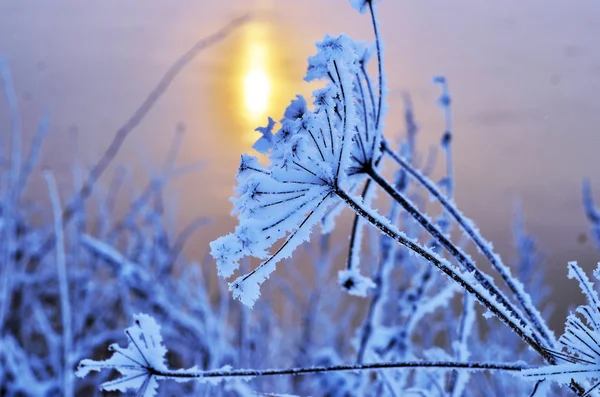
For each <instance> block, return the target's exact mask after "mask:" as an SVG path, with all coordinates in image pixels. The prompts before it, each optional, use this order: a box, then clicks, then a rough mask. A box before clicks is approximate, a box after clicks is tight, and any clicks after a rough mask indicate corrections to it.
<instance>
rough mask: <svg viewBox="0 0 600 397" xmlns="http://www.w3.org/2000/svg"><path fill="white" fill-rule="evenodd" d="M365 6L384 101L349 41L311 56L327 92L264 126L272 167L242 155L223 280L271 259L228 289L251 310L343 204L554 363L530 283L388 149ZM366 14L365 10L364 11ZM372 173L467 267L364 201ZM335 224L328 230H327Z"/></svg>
mask: <svg viewBox="0 0 600 397" xmlns="http://www.w3.org/2000/svg"><path fill="white" fill-rule="evenodd" d="M365 4H367V5H368V6H369V9H370V10H371V14H372V16H373V22H374V24H373V25H374V27H375V32H376V43H377V49H378V51H377V52H378V62H379V65H380V67H379V69H378V70H379V72H380V76H379V81H380V85H379V98H380V100H379V101H376V100H375V99H374V98H373V97H371V100H370V105H371V106H370V107H369V106H368V105H367V103H368V102H369V100H368V96H367V95H366V94H365V90H363V89H362V87H363V85H364V86H366V87H370V78H369V77H368V75H367V74H366V73H361V71H364V69H363V66H364V63H363V62H362V61H361V60H362V59H363V58H361V54H363V53H365V51H363V50H362V49H361V45H359V44H358V43H355V42H353V41H352V40H351V39H349V38H348V37H346V36H345V35H341V36H339V37H331V36H326V37H325V40H324V41H323V42H320V43H318V44H317V55H315V56H314V57H311V58H310V59H309V67H308V72H307V79H313V78H321V79H324V80H325V81H326V87H325V88H322V89H319V90H317V91H315V92H314V94H313V97H314V109H309V108H308V107H307V105H306V101H305V100H304V99H302V98H298V99H296V100H294V101H292V103H291V105H290V106H289V107H288V109H287V110H286V112H285V114H284V118H283V119H282V121H281V128H280V129H279V130H278V131H277V133H275V134H273V133H272V130H273V127H274V123H273V121H272V120H270V121H269V125H268V126H267V127H266V128H265V129H260V131H261V132H262V133H263V137H262V138H261V141H259V144H258V145H257V147H258V148H259V149H261V150H262V151H263V152H265V153H266V154H267V155H268V157H269V160H270V164H269V165H268V166H267V167H265V168H263V167H262V166H261V165H260V164H259V162H258V159H257V158H254V157H250V156H246V155H244V156H242V161H241V165H240V168H239V172H238V182H239V186H238V188H237V194H238V195H237V197H236V198H234V199H233V201H234V208H235V210H234V212H235V213H237V214H238V219H239V221H240V224H239V226H238V227H237V228H236V231H235V232H234V233H232V234H229V235H227V236H224V237H222V238H220V239H218V240H216V241H215V242H213V243H212V244H211V249H212V255H213V256H214V257H215V259H216V260H217V266H218V269H219V273H220V274H221V275H223V276H224V277H229V276H231V275H232V274H233V272H234V271H235V270H237V268H238V262H239V260H240V259H241V258H243V257H246V256H254V257H257V258H260V259H263V260H264V262H262V263H261V264H260V265H259V266H258V267H257V268H255V269H254V270H252V271H251V272H249V273H247V274H244V275H242V276H240V277H238V278H237V279H236V280H235V281H233V282H232V283H231V284H230V289H231V290H232V291H233V293H234V297H236V298H238V299H240V300H241V301H242V302H243V303H245V304H246V305H249V306H252V305H253V304H254V302H255V301H256V299H257V298H258V296H259V287H260V285H261V284H262V283H263V282H264V280H265V279H266V278H267V277H268V276H269V275H270V274H271V273H272V272H273V271H274V269H275V263H276V262H277V261H279V260H280V259H282V258H285V257H288V256H290V255H291V253H292V251H293V250H294V249H295V248H296V247H297V246H298V245H299V244H300V243H301V242H302V241H305V240H306V239H307V238H308V236H309V233H310V231H311V229H312V227H313V226H314V225H316V224H317V223H318V222H319V220H320V219H321V218H322V217H323V216H324V215H325V214H326V211H327V209H328V208H329V207H332V206H334V205H338V208H336V212H337V211H339V209H340V208H341V206H339V204H340V203H343V204H345V205H346V206H347V207H349V208H351V209H352V210H353V211H354V212H355V213H356V215H357V216H359V217H361V218H363V219H364V220H365V221H367V222H368V223H370V224H371V225H373V226H374V227H376V228H377V229H379V230H380V231H381V232H382V233H384V234H386V235H388V236H389V237H391V238H392V239H393V240H395V241H396V242H398V243H400V244H401V245H403V246H405V247H407V248H408V249H409V250H410V251H412V252H414V253H416V254H417V255H419V256H421V257H422V258H424V259H425V260H426V261H428V262H430V263H431V264H433V265H434V266H436V267H437V268H438V269H439V270H441V271H442V272H443V273H445V274H446V275H447V276H449V277H450V278H451V279H452V280H454V281H455V282H456V283H458V284H459V285H460V286H461V287H462V288H463V289H465V290H466V291H467V292H468V293H470V294H472V295H473V296H474V297H475V298H476V299H477V300H478V301H479V302H480V303H481V304H483V305H484V306H485V307H486V308H487V309H488V310H489V311H490V313H492V314H494V315H496V316H497V317H498V318H500V319H501V321H503V322H504V323H505V324H506V325H508V326H509V327H510V328H511V329H513V330H514V331H515V332H516V333H517V334H518V335H519V336H520V337H521V339H523V340H524V341H526V342H527V343H528V344H529V345H530V346H532V347H533V348H534V349H535V350H537V351H538V352H539V353H540V354H541V355H542V356H544V357H546V358H547V359H549V360H552V358H551V357H550V356H548V355H547V354H546V353H545V350H544V348H547V347H551V346H552V343H553V336H552V334H551V332H550V331H549V330H548V329H547V327H546V326H545V323H544V322H543V319H541V316H540V315H539V313H538V312H537V311H536V310H535V309H534V308H533V307H532V305H531V302H530V298H529V297H528V295H527V294H526V293H525V292H524V291H523V288H522V285H521V284H520V283H519V282H518V281H517V280H515V279H514V278H513V277H512V276H511V275H510V272H509V271H508V269H507V268H506V267H505V266H504V265H503V264H502V262H501V261H500V260H499V258H498V256H497V255H496V254H494V253H493V251H492V250H491V245H490V244H489V243H486V242H485V240H483V239H482V238H481V236H480V235H479V233H478V232H477V231H476V229H475V228H474V227H473V226H472V224H471V223H470V222H469V221H468V220H466V218H464V217H463V216H462V215H461V214H460V213H459V212H458V210H456V209H455V207H454V206H453V205H452V204H451V202H450V200H449V199H444V198H443V197H442V195H441V193H439V190H438V189H437V188H436V187H435V184H433V183H432V182H430V181H429V180H428V178H425V177H424V176H423V175H420V174H419V173H418V171H416V170H415V169H414V168H412V167H410V165H409V164H406V163H403V162H402V159H401V158H400V156H395V155H394V154H393V151H391V149H389V145H387V144H386V143H385V140H384V138H383V137H382V134H381V116H382V105H381V103H382V102H381V98H382V97H383V93H384V90H385V88H384V86H383V84H384V83H383V82H384V78H383V76H382V69H383V67H382V66H381V65H382V59H381V46H380V43H379V35H378V34H377V23H376V18H375V11H374V8H373V4H372V2H370V1H367V2H365ZM359 8H360V9H361V10H362V6H361V7H359ZM436 82H439V83H441V84H442V87H443V89H444V90H443V95H442V100H441V103H442V105H443V106H445V107H448V106H449V105H450V97H449V95H448V94H447V89H446V86H445V80H443V79H441V78H438V79H437V80H436ZM366 91H368V90H366ZM376 103H377V104H378V105H376ZM448 128H449V127H448ZM450 136H451V132H450V131H446V133H445V135H444V142H445V144H446V145H447V144H449V141H450ZM380 143H381V144H380ZM381 147H383V148H386V147H387V148H388V150H387V153H388V154H390V155H391V156H392V158H394V159H395V160H396V161H398V162H399V163H400V164H401V165H403V166H404V168H405V170H409V171H412V173H413V176H414V177H415V178H417V179H418V180H419V181H420V182H421V183H422V184H423V185H425V187H426V188H428V190H429V191H430V192H432V194H433V195H434V196H435V197H436V198H438V199H439V200H440V202H441V203H442V204H443V206H444V207H445V209H446V210H447V211H448V213H449V214H450V215H452V216H453V217H454V218H455V219H456V220H457V222H458V224H459V225H460V226H461V227H462V228H463V229H464V230H465V233H466V234H467V235H468V236H469V237H470V238H471V239H472V240H473V241H475V243H476V244H477V246H478V248H480V249H481V250H482V251H483V252H484V253H485V254H486V255H487V257H488V259H490V262H491V263H492V265H493V266H494V268H495V269H496V270H498V271H499V272H500V275H501V276H502V277H503V279H504V281H505V282H506V283H507V284H508V286H509V287H510V289H511V290H512V292H513V294H514V296H515V297H516V298H517V300H518V301H519V302H520V303H521V305H522V307H523V308H524V309H525V313H522V311H521V309H520V308H518V307H517V306H515V305H514V304H513V303H511V301H510V299H509V298H508V297H507V296H506V295H505V293H504V292H503V291H502V290H500V289H499V288H498V287H497V286H495V284H494V283H493V282H492V281H491V279H490V277H489V276H487V275H485V274H484V273H483V272H482V271H481V270H479V268H478V267H477V266H476V265H475V263H474V261H473V260H472V259H471V258H470V257H469V256H468V255H467V254H466V253H464V252H463V250H462V249H461V248H460V247H458V246H457V245H456V244H454V243H453V242H452V241H451V240H450V239H449V237H448V236H447V235H446V234H445V233H444V231H443V230H442V229H441V227H440V226H439V225H436V223H435V222H433V221H431V220H430V219H429V218H428V217H427V216H426V215H424V214H423V212H422V211H421V210H419V209H418V208H417V207H416V205H414V203H412V202H411V201H410V200H409V199H408V198H407V197H406V196H405V195H404V194H403V193H402V192H401V191H399V190H397V189H396V188H395V187H394V186H393V185H391V184H390V183H388V182H387V181H386V179H385V178H384V177H383V176H382V175H381V174H380V173H379V172H378V171H377V164H378V162H379V157H380V156H381V151H380V149H381ZM366 177H369V178H370V179H371V180H372V181H374V182H375V183H376V184H377V185H379V186H380V187H381V188H382V189H383V190H384V191H385V192H386V193H387V194H388V196H389V197H390V198H391V199H393V200H394V201H395V202H397V203H398V204H399V205H400V206H401V207H402V208H403V209H404V210H406V211H407V212H408V213H409V214H410V215H411V216H412V217H413V218H414V219H415V220H416V221H417V223H419V224H420V225H421V226H422V227H423V228H424V229H425V230H426V231H427V232H428V233H429V234H430V235H431V236H432V237H433V238H434V240H435V241H436V244H439V245H440V246H441V247H443V248H444V249H445V250H446V251H447V252H448V253H449V254H450V255H451V256H452V257H454V259H455V260H456V262H457V263H458V265H459V266H458V267H457V266H455V265H454V264H452V263H450V262H449V261H448V260H446V259H444V258H443V257H442V256H440V255H439V254H438V253H437V252H435V251H434V250H432V249H430V248H428V247H425V246H422V245H421V244H419V243H418V242H416V241H415V240H414V239H411V238H409V237H407V235H406V234H405V233H404V232H401V231H400V230H398V229H397V227H396V226H395V225H394V224H393V223H392V222H390V220H389V219H387V218H386V217H382V216H380V215H379V214H377V213H376V211H375V210H374V209H372V208H370V206H369V205H368V203H366V202H365V201H364V199H359V198H356V197H355V196H354V191H355V190H356V187H357V186H358V185H359V184H360V183H362V182H363V181H364V180H365V178H366ZM332 218H333V217H332V216H329V217H328V218H327V221H328V222H332ZM330 228H331V226H330V225H327V227H326V231H327V230H329V229H330ZM281 239H284V242H283V243H282V244H281V245H280V246H279V247H278V248H277V249H276V250H275V252H274V253H272V252H270V251H269V249H270V248H271V247H272V246H273V244H275V243H276V242H277V241H279V240H281ZM340 278H341V282H342V285H344V286H345V287H346V288H347V289H349V290H354V292H355V293H356V294H364V293H366V290H367V288H368V287H371V286H372V282H371V281H370V280H368V279H365V278H364V276H361V275H360V274H358V273H356V269H354V268H353V267H349V269H348V270H347V271H345V272H343V273H342V274H341V277H340Z"/></svg>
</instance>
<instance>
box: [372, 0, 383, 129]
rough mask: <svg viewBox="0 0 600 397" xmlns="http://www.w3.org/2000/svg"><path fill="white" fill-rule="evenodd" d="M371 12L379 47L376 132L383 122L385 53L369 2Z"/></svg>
mask: <svg viewBox="0 0 600 397" xmlns="http://www.w3.org/2000/svg"><path fill="white" fill-rule="evenodd" d="M368 3H369V10H370V11H371V20H372V21H373V32H374V33H375V45H376V46H377V66H378V68H379V69H378V73H379V76H378V77H379V99H378V104H377V118H376V121H375V131H378V130H379V125H380V122H381V107H382V103H383V53H382V51H381V39H380V37H379V28H378V25H377V18H376V17H375V8H374V7H373V2H372V1H369V2H368Z"/></svg>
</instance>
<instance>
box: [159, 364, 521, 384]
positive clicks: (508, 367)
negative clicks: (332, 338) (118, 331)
mask: <svg viewBox="0 0 600 397" xmlns="http://www.w3.org/2000/svg"><path fill="white" fill-rule="evenodd" d="M393 368H436V369H439V368H444V369H454V370H456V369H458V370H461V369H462V370H467V371H509V372H520V371H522V370H524V369H528V368H529V367H528V366H525V365H520V364H504V363H485V362H483V363H477V362H473V363H471V362H450V361H430V362H428V361H403V362H386V363H370V364H348V365H332V366H315V367H303V368H284V369H265V370H259V369H238V370H231V371H225V370H213V371H198V370H183V371H170V370H167V371H159V370H155V369H154V368H149V369H148V371H149V374H150V375H154V376H158V377H164V378H171V379H190V380H191V379H199V378H244V377H255V376H261V377H262V376H275V375H306V374H317V373H327V372H350V371H352V372H354V371H370V370H375V369H393Z"/></svg>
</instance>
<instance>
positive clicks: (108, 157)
mask: <svg viewBox="0 0 600 397" xmlns="http://www.w3.org/2000/svg"><path fill="white" fill-rule="evenodd" d="M248 20H249V16H248V15H245V16H242V17H240V18H236V19H234V20H233V21H231V22H230V23H228V24H227V25H226V26H225V27H224V28H222V29H220V30H219V31H217V32H216V33H214V34H212V35H210V36H208V37H206V38H204V39H202V40H200V41H199V42H197V43H196V44H194V46H192V48H190V49H189V50H188V51H187V52H186V53H185V54H183V55H182V56H181V57H180V58H179V59H178V60H177V61H176V62H175V63H174V64H173V65H172V66H171V67H170V68H169V69H168V70H167V72H166V73H165V74H164V75H163V77H162V78H161V79H160V81H159V82H158V84H157V85H156V86H155V87H154V88H153V89H152V91H151V92H150V94H148V96H147V97H146V99H145V100H144V101H143V102H142V104H141V105H140V106H139V107H138V109H137V110H136V111H135V112H134V114H133V115H132V116H131V118H129V120H127V121H126V122H125V124H123V125H122V126H121V127H120V128H119V129H118V130H117V131H116V133H115V136H114V138H113V140H112V142H111V143H110V145H109V146H108V148H107V149H106V151H105V152H104V154H103V155H102V157H101V158H100V160H99V161H98V163H96V165H95V166H94V167H93V168H92V170H91V171H90V173H89V174H88V176H87V178H86V180H85V182H84V184H83V186H82V188H81V190H80V191H79V192H78V193H77V194H75V196H74V197H73V198H72V199H71V201H70V202H69V204H67V206H66V207H65V208H64V211H63V222H64V223H65V224H67V223H68V222H69V221H70V219H71V218H72V217H73V215H74V213H75V212H76V211H77V209H78V208H79V206H80V203H81V202H82V201H84V200H86V199H87V198H88V197H89V195H90V194H91V193H92V189H93V187H94V185H95V184H96V182H97V181H98V179H100V177H101V176H102V175H103V174H104V171H106V169H107V168H108V166H109V165H110V163H111V162H112V160H113V159H114V158H115V157H116V155H117V153H118V152H119V151H120V149H121V146H122V145H123V143H124V142H125V139H126V138H127V137H128V136H129V134H130V133H131V132H132V131H133V130H134V129H135V128H136V127H137V126H138V125H139V124H140V123H141V122H142V120H143V119H144V118H145V117H146V115H147V114H148V112H150V110H151V109H152V108H153V107H154V105H155V104H156V102H158V100H159V99H160V98H161V97H162V95H163V94H164V93H165V91H166V90H167V88H169V86H170V85H171V83H172V82H173V80H175V78H176V77H177V76H178V75H179V73H181V71H182V70H183V69H184V67H185V66H187V65H188V64H189V63H190V62H191V61H192V60H193V59H194V58H195V57H196V56H197V55H198V54H199V53H200V52H202V51H203V50H205V49H206V48H208V47H210V46H212V45H214V44H217V43H219V42H221V41H222V40H223V39H225V38H226V37H227V36H228V35H229V34H230V33H231V32H233V31H234V30H235V29H237V28H239V27H240V26H242V25H243V24H244V23H245V22H247V21H248ZM53 240H54V237H53V236H49V237H48V238H47V239H46V241H45V242H44V243H43V245H42V247H41V248H40V249H39V251H38V252H37V255H35V256H36V257H37V258H36V259H39V257H41V256H43V255H45V254H46V252H47V251H48V250H49V249H50V248H51V247H52V244H53Z"/></svg>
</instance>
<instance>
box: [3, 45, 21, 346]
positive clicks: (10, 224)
mask: <svg viewBox="0 0 600 397" xmlns="http://www.w3.org/2000/svg"><path fill="white" fill-rule="evenodd" d="M0 83H1V84H2V86H3V87H4V89H3V91H4V95H5V97H6V101H7V102H8V108H9V113H10V146H9V150H10V153H9V154H8V156H9V158H10V164H9V172H8V180H7V185H6V200H4V203H2V207H1V209H2V217H3V218H4V225H3V227H2V228H0V231H3V233H2V235H0V238H2V239H3V240H4V241H3V244H2V246H3V248H4V249H3V252H2V254H3V255H2V261H3V262H4V263H2V274H1V278H0V335H2V332H3V329H4V321H5V319H6V316H7V313H8V310H9V308H10V306H11V302H12V291H13V283H14V277H13V276H14V275H13V271H14V269H15V267H16V259H15V252H16V247H17V241H16V240H17V222H18V220H17V211H16V208H17V202H18V194H17V186H18V181H19V175H20V172H21V171H20V167H21V119H20V116H19V108H18V103H17V97H16V94H15V90H14V87H13V84H12V77H11V73H10V69H9V67H8V61H7V60H6V59H5V58H4V57H3V56H0ZM0 167H1V165H0ZM2 229H3V230H2Z"/></svg>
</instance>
